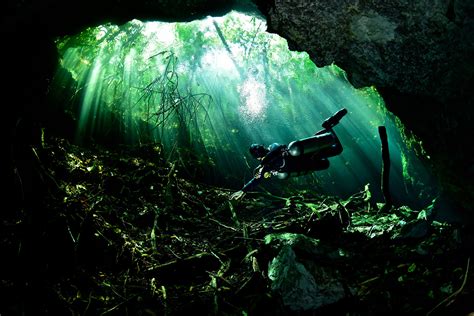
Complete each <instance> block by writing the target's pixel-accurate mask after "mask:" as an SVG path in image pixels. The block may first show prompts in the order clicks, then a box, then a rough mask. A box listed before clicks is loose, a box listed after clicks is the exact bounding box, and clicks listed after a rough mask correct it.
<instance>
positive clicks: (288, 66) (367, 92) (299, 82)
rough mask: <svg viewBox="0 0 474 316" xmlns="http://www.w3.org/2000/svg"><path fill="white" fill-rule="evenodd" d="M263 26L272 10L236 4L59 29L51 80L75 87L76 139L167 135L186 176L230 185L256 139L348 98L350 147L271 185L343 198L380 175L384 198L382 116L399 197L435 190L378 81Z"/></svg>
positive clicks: (308, 124)
mask: <svg viewBox="0 0 474 316" xmlns="http://www.w3.org/2000/svg"><path fill="white" fill-rule="evenodd" d="M265 30H266V25H265V20H264V19H262V18H260V17H259V16H257V15H255V16H251V15H244V14H242V13H238V12H235V11H233V12H231V13H229V14H227V15H226V16H223V17H214V18H212V17H208V18H206V19H204V20H198V21H193V22H188V23H165V22H147V23H143V22H140V21H137V20H133V21H130V22H129V23H127V24H125V25H122V26H116V25H102V26H99V27H96V28H90V29H87V30H85V31H84V32H82V33H80V34H77V35H75V36H70V37H66V38H60V39H58V41H57V47H58V51H59V54H60V67H61V68H60V71H58V74H57V76H56V77H55V80H54V82H53V85H52V90H53V93H54V91H55V89H56V90H61V91H64V90H66V92H67V93H66V95H67V98H66V97H64V98H63V101H64V102H63V106H64V108H65V110H66V111H69V112H70V113H73V114H72V115H74V116H76V117H77V122H78V126H77V134H76V138H75V140H76V142H77V143H78V144H82V143H87V142H92V141H94V142H106V143H107V142H121V143H127V144H134V145H140V144H149V143H154V142H156V143H161V144H163V148H164V153H165V155H166V157H168V158H169V160H170V161H175V162H176V163H177V166H178V170H179V172H180V173H182V174H183V175H185V176H188V177H193V178H195V179H196V180H198V181H203V182H208V183H211V184H218V185H223V186H227V187H229V188H232V189H239V188H240V186H241V185H243V184H244V183H245V182H246V181H248V180H249V179H250V178H251V176H252V174H251V171H252V170H253V168H254V167H256V165H257V163H256V161H254V160H252V158H251V156H250V155H249V153H248V146H249V145H250V144H252V143H262V144H266V145H269V144H271V143H274V142H277V143H289V142H291V141H293V140H295V139H299V138H304V137H308V136H310V135H312V134H314V133H315V132H316V131H318V130H320V129H321V123H322V122H323V120H324V119H326V118H327V117H329V116H330V115H331V114H333V113H334V112H336V111H337V110H339V109H341V108H346V109H347V110H348V111H349V113H348V115H346V116H345V117H344V118H343V119H342V121H341V123H340V124H339V125H338V126H336V127H335V131H336V133H337V134H338V136H339V138H340V140H341V143H342V145H343V146H344V151H343V153H342V154H341V155H339V156H337V157H333V158H330V162H331V166H330V168H329V169H328V170H325V171H321V172H318V173H313V174H311V175H307V176H303V177H299V178H294V179H289V180H286V181H285V182H282V181H280V180H277V179H271V180H269V181H267V182H266V183H263V184H262V185H261V186H262V187H264V188H266V189H270V190H274V191H276V192H277V193H278V191H279V190H282V188H283V187H286V188H288V187H289V188H297V189H308V190H314V191H317V192H321V193H329V194H336V195H339V196H343V197H345V196H348V195H350V194H353V193H355V192H357V191H359V190H361V189H362V188H363V187H364V185H365V184H367V183H370V185H371V189H372V191H373V193H374V194H373V196H374V197H375V198H376V199H378V200H381V194H380V190H379V187H380V169H381V154H380V151H381V149H380V139H379V136H378V131H377V127H378V126H379V125H384V126H386V128H387V133H388V137H389V142H390V154H391V158H392V170H391V187H392V194H393V195H394V199H395V200H396V201H400V202H401V203H414V204H416V205H419V204H422V205H423V204H425V203H428V202H429V201H431V199H432V198H433V195H434V194H435V192H436V188H435V187H434V185H433V182H432V179H431V176H430V175H429V173H428V171H427V169H426V168H425V167H424V165H423V164H422V163H421V162H420V161H419V159H418V158H417V157H416V156H415V155H414V152H413V150H412V148H408V146H407V145H406V144H405V142H404V141H403V137H402V133H401V132H400V130H399V129H398V128H397V127H396V124H395V119H394V118H393V116H392V115H391V114H390V113H387V112H386V111H385V110H384V102H383V100H382V99H381V97H380V96H379V94H378V93H377V90H376V89H375V88H374V87H367V88H364V89H355V88H354V87H352V86H351V84H350V83H349V82H348V81H347V79H346V76H345V73H344V71H343V70H342V69H340V68H338V67H337V66H336V65H332V66H327V67H324V68H318V67H316V66H315V65H314V64H313V62H312V61H311V60H310V59H309V57H308V55H307V54H306V53H302V52H291V51H289V50H288V45H287V42H286V41H285V40H284V39H282V38H280V37H279V36H277V35H274V34H270V33H267V32H265ZM64 70H66V71H64ZM66 87H67V88H66ZM413 179H417V181H414V180H413ZM276 182H278V183H276Z"/></svg>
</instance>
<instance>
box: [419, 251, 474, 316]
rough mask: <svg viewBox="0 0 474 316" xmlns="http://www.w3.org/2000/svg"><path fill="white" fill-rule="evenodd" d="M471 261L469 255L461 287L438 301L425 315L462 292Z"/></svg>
mask: <svg viewBox="0 0 474 316" xmlns="http://www.w3.org/2000/svg"><path fill="white" fill-rule="evenodd" d="M470 261H471V257H469V258H467V264H466V272H465V273H464V280H463V281H462V284H461V287H460V288H459V289H458V290H457V291H456V292H454V293H452V294H451V295H449V296H448V297H446V298H445V299H444V300H442V301H441V302H439V304H438V305H436V306H435V307H433V308H432V309H431V310H430V311H429V312H428V313H426V316H428V315H430V314H431V313H433V312H434V311H435V310H436V309H438V308H439V307H440V306H441V305H443V304H444V303H446V302H448V301H449V300H451V299H452V298H453V297H455V296H456V295H458V294H459V293H461V292H462V290H463V289H464V286H465V285H466V282H467V274H468V272H469V263H470Z"/></svg>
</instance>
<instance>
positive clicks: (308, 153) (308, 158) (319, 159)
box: [240, 109, 347, 192]
mask: <svg viewBox="0 0 474 316" xmlns="http://www.w3.org/2000/svg"><path fill="white" fill-rule="evenodd" d="M346 114H347V110H346V109H341V110H339V111H338V112H336V113H335V114H334V115H332V116H331V117H329V118H328V119H326V120H325V121H324V122H323V124H322V127H323V129H322V130H320V131H319V132H317V133H315V134H314V135H313V136H311V137H308V138H305V139H301V140H298V141H295V142H292V143H290V144H289V145H281V144H277V143H274V144H271V145H270V146H269V147H268V152H266V154H265V151H266V150H265V149H263V152H262V151H261V150H260V149H261V148H263V146H261V145H259V146H257V147H259V148H260V149H259V152H258V153H252V155H254V157H255V156H256V158H257V157H262V156H263V157H262V158H258V159H261V163H260V165H259V166H258V167H257V168H255V170H254V174H255V175H254V177H253V178H252V180H250V181H249V182H247V184H245V185H244V187H243V188H242V189H241V190H240V191H242V192H247V191H250V190H253V189H254V188H255V187H256V186H257V185H258V184H259V183H260V181H261V180H262V179H263V178H267V177H268V175H270V176H271V175H276V176H277V177H278V178H279V179H286V178H288V177H290V176H298V175H302V174H306V173H309V172H312V171H318V170H324V169H327V168H329V161H328V159H327V158H329V157H333V156H336V155H339V154H340V153H341V152H342V145H341V142H340V141H339V138H338V137H337V135H336V133H334V131H333V129H332V128H333V127H334V126H335V125H337V124H338V123H339V121H340V120H341V118H342V117H344V115H346ZM251 152H252V151H251Z"/></svg>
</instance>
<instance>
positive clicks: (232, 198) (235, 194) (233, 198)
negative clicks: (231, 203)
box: [229, 190, 245, 200]
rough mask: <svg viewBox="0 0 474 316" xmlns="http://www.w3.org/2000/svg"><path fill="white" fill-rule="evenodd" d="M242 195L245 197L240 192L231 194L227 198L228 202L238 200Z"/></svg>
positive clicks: (243, 193) (242, 192)
mask: <svg viewBox="0 0 474 316" xmlns="http://www.w3.org/2000/svg"><path fill="white" fill-rule="evenodd" d="M244 195H245V192H244V191H242V190H239V191H237V192H234V193H232V195H231V196H230V197H229V200H240V199H241V198H242V197H243V196H244Z"/></svg>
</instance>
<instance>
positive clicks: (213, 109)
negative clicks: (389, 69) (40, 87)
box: [0, 1, 474, 316]
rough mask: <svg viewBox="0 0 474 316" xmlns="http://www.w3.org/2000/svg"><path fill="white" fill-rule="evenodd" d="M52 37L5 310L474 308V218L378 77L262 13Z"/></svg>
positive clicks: (23, 150) (16, 221)
mask: <svg viewBox="0 0 474 316" xmlns="http://www.w3.org/2000/svg"><path fill="white" fill-rule="evenodd" d="M119 2H120V1H119ZM375 20H376V21H378V19H375ZM54 40H55V42H54V45H52V46H53V48H54V53H55V54H56V55H54V56H53V60H54V61H56V59H57V64H56V63H55V64H54V65H55V68H54V75H52V77H51V81H48V85H47V86H48V89H47V91H46V93H45V99H46V101H45V103H46V106H44V107H41V106H39V105H38V106H37V107H36V105H37V103H35V102H36V100H35V102H32V104H33V107H34V108H35V109H34V110H35V111H33V112H34V113H36V114H37V115H38V116H39V118H38V121H39V123H38V124H37V126H38V129H37V130H38V135H34V136H31V137H32V138H33V137H36V138H35V142H32V143H31V144H30V143H26V142H25V143H21V142H19V144H16V145H15V146H16V147H15V149H16V152H15V153H17V154H18V153H20V154H21V155H23V156H25V157H27V158H28V159H13V160H14V168H13V172H12V178H14V180H15V181H14V185H13V186H12V187H13V189H14V190H13V191H14V192H15V194H16V196H15V197H14V198H15V201H17V202H18V208H17V210H16V209H15V211H14V212H11V211H10V212H9V213H8V216H5V219H3V220H2V225H3V226H2V229H1V230H0V231H1V233H0V238H1V239H0V240H1V244H2V249H1V252H2V256H3V258H4V264H5V265H6V266H7V268H5V269H2V272H1V273H3V274H2V276H1V277H0V279H1V280H2V281H1V286H0V297H1V298H2V299H0V301H3V302H0V316H3V315H49V314H51V315H149V316H155V315H194V314H198V315H241V316H247V315H295V316H296V315H297V316H302V315H352V316H362V315H363V316H369V315H472V314H473V313H472V312H473V311H474V308H473V306H472V298H473V297H474V285H473V282H472V280H473V277H474V275H473V269H472V267H470V258H471V254H472V249H473V245H474V233H473V230H472V229H470V228H469V227H468V226H465V225H464V224H465V223H462V222H459V221H458V222H456V221H443V220H442V218H441V217H440V216H439V215H440V214H441V213H443V212H445V213H447V209H448V207H447V205H448V203H447V202H446V201H447V200H446V199H445V196H443V195H442V189H441V187H442V185H441V184H444V183H440V182H441V181H440V180H439V178H438V175H437V174H436V173H435V171H434V170H435V169H433V168H432V167H431V159H432V158H431V157H430V156H429V154H428V153H427V152H426V151H425V149H424V146H423V145H424V144H423V143H422V142H421V141H420V140H419V138H418V137H417V136H416V135H415V134H414V133H412V132H411V131H410V130H408V129H407V128H406V127H405V126H404V125H403V123H402V121H401V120H400V119H399V118H397V117H396V116H395V115H393V114H392V113H391V112H390V111H388V110H387V108H386V104H385V102H384V100H383V98H382V97H381V95H380V94H379V92H378V90H377V87H375V86H374V87H363V88H355V87H354V86H352V85H351V83H350V80H349V78H348V75H347V74H346V72H345V71H344V70H343V69H341V68H339V67H338V66H337V65H336V64H332V65H329V66H326V67H317V66H316V65H315V63H313V61H312V60H311V59H310V57H309V55H308V53H306V52H299V51H295V50H293V49H292V47H293V46H294V45H292V44H291V43H288V42H287V41H286V40H285V39H283V38H282V37H280V36H278V35H276V34H274V33H271V32H270V31H269V30H268V29H267V23H266V20H265V18H264V17H263V16H261V15H259V14H257V13H251V12H246V13H243V12H238V11H230V12H229V13H227V14H225V15H222V16H214V17H211V16H208V17H206V18H202V19H196V20H192V21H188V22H169V21H167V22H165V21H141V20H137V19H135V20H131V21H129V22H127V23H124V24H119V25H117V24H114V23H104V24H102V25H95V26H91V27H88V28H86V29H83V30H82V31H80V32H77V33H76V34H70V35H66V36H60V37H54ZM38 103H39V101H38ZM414 110H415V109H414ZM24 121H25V119H24V118H22V119H19V120H18V121H17V122H16V123H15V124H17V125H18V126H19V128H17V129H16V130H18V131H20V132H21V131H22V130H21V127H22V126H28V125H26V124H25V123H24ZM22 124H25V125H22ZM25 129H26V132H25V131H24V130H23V132H24V133H25V134H28V136H29V134H32V133H31V130H30V129H29V128H28V127H27V128H25ZM16 130H15V131H16ZM20 132H18V133H20ZM19 138H20V137H19ZM21 155H19V157H23V156H21ZM15 158H16V157H15ZM25 170H26V171H25Z"/></svg>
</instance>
